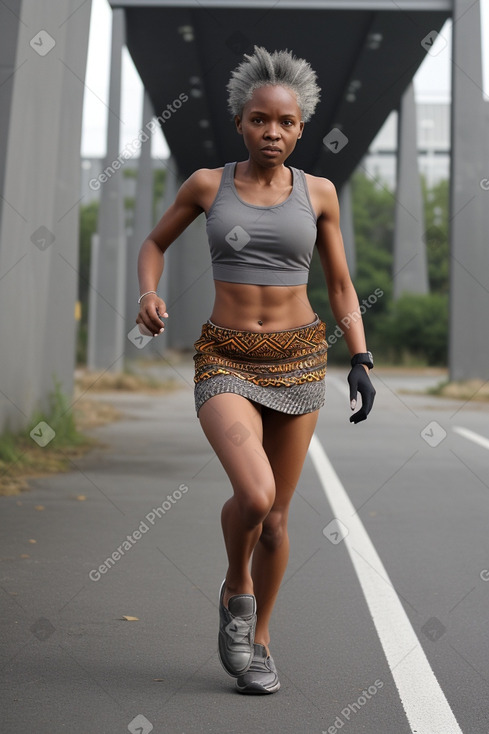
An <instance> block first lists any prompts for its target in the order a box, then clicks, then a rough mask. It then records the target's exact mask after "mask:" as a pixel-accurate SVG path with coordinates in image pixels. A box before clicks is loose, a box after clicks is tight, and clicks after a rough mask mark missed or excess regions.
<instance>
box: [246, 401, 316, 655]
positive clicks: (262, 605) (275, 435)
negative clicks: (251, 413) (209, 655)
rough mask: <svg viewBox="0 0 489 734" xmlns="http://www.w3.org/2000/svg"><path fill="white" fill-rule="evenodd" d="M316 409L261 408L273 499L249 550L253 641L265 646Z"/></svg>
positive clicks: (268, 639) (286, 554)
mask: <svg viewBox="0 0 489 734" xmlns="http://www.w3.org/2000/svg"><path fill="white" fill-rule="evenodd" d="M318 413H319V411H314V412H313V413H306V414H305V415H300V416H291V415H286V414H284V413H279V412H277V411H272V410H270V411H264V415H263V446H264V449H265V451H266V454H267V456H268V459H269V461H270V465H271V468H272V471H273V475H274V479H275V490H276V494H275V501H274V503H273V506H272V508H271V510H270V512H269V513H268V515H267V517H266V519H265V520H264V522H263V526H262V532H261V535H260V538H259V541H258V543H257V545H256V547H255V550H254V552H253V561H252V570H251V575H252V579H253V588H254V593H255V597H256V603H257V625H256V632H255V641H256V642H259V643H261V644H262V645H265V646H268V644H269V642H270V634H269V629H268V626H269V622H270V617H271V615H272V610H273V607H274V604H275V600H276V598H277V594H278V591H279V588H280V584H281V582H282V578H283V575H284V573H285V569H286V567H287V561H288V557H289V537H288V534H287V517H288V512H289V505H290V501H291V499H292V495H293V493H294V490H295V488H296V485H297V482H298V481H299V477H300V474H301V471H302V467H303V464H304V460H305V457H306V454H307V449H308V447H309V443H310V440H311V437H312V434H313V432H314V428H315V426H316V422H317V418H318Z"/></svg>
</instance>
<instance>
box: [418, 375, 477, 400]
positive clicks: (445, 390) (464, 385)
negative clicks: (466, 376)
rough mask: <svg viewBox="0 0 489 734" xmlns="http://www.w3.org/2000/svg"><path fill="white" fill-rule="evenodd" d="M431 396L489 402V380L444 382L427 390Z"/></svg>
mask: <svg viewBox="0 0 489 734" xmlns="http://www.w3.org/2000/svg"><path fill="white" fill-rule="evenodd" d="M427 392H428V394H429V395H437V396H439V397H442V398H453V399H454V400H476V401H478V402H488V401H489V380H459V381H456V380H454V381H453V382H450V380H444V381H443V382H440V383H439V384H438V385H436V386H435V387H432V388H429V389H428V390H427Z"/></svg>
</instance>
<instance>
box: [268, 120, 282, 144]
mask: <svg viewBox="0 0 489 734" xmlns="http://www.w3.org/2000/svg"><path fill="white" fill-rule="evenodd" d="M264 137H265V138H267V140H278V139H279V138H280V128H279V126H278V125H277V123H276V122H270V123H269V124H268V125H267V127H266V129H265V135H264Z"/></svg>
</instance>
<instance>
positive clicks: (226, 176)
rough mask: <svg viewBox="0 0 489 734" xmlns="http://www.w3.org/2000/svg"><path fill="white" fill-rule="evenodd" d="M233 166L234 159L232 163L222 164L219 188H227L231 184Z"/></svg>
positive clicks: (234, 164)
mask: <svg viewBox="0 0 489 734" xmlns="http://www.w3.org/2000/svg"><path fill="white" fill-rule="evenodd" d="M235 166H236V161H234V163H225V164H224V170H223V172H222V178H221V186H220V188H221V189H224V188H228V187H231V186H232V185H233V179H234V169H235Z"/></svg>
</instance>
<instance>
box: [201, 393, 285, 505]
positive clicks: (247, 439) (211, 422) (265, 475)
mask: <svg viewBox="0 0 489 734" xmlns="http://www.w3.org/2000/svg"><path fill="white" fill-rule="evenodd" d="M199 420H200V423H201V426H202V429H203V431H204V433H205V435H206V437H207V439H208V441H209V443H210V444H211V446H212V448H213V449H214V451H215V452H216V454H217V456H218V458H219V460H220V462H221V464H222V465H223V467H224V470H225V471H226V473H227V475H228V477H229V479H230V481H231V484H232V485H233V488H234V490H235V491H252V490H253V488H254V487H256V488H257V489H259V488H260V489H261V488H263V487H269V486H270V485H271V484H273V482H274V477H273V472H272V469H271V466H270V462H269V460H268V457H267V455H266V453H265V450H264V448H263V444H262V441H263V425H262V414H261V409H260V407H259V406H257V405H255V404H254V403H252V402H251V401H250V400H247V399H246V398H244V397H242V396H241V395H235V394H234V393H222V394H221V395H214V396H213V397H212V398H209V400H207V401H206V402H205V403H204V404H203V406H202V407H201V408H200V410H199Z"/></svg>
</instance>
